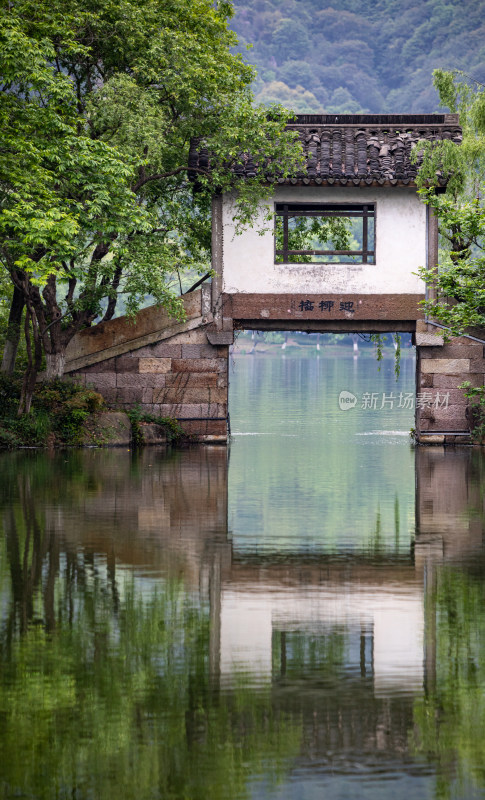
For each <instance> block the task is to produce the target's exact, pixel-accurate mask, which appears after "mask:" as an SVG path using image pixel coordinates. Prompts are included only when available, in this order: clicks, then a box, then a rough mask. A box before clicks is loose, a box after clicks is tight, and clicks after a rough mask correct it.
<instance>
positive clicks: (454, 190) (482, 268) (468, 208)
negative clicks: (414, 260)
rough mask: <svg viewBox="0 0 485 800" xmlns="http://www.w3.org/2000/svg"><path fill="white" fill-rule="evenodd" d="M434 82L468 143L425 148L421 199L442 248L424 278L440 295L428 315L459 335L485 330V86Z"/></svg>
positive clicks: (452, 79)
mask: <svg viewBox="0 0 485 800" xmlns="http://www.w3.org/2000/svg"><path fill="white" fill-rule="evenodd" d="M434 79H435V85H436V87H437V89H438V91H439V94H440V98H441V102H442V104H443V105H444V106H446V107H448V108H450V110H451V111H452V112H455V113H456V112H458V113H459V114H460V122H461V124H462V126H463V143H462V144H461V145H460V146H457V145H456V144H453V143H452V142H450V141H447V140H444V141H442V142H439V143H434V144H433V145H430V144H429V143H427V144H424V145H423V147H424V149H423V164H422V167H421V169H420V172H419V176H418V180H419V183H420V186H421V189H420V194H421V195H422V197H423V199H424V200H425V202H427V203H428V204H429V205H431V206H432V207H433V209H434V212H435V214H436V215H437V217H438V224H439V231H440V234H441V249H440V265H439V271H438V274H435V272H434V271H433V270H426V269H422V270H421V272H420V274H421V276H422V277H423V278H424V279H425V280H427V281H428V282H430V283H433V284H434V285H435V286H436V290H437V299H430V300H429V301H427V302H426V303H425V304H424V305H425V309H426V311H427V313H429V314H431V316H433V317H434V318H436V319H438V320H439V321H441V322H442V323H444V324H445V325H447V326H449V328H450V329H451V332H452V333H453V334H455V335H458V334H460V333H463V331H464V330H465V329H466V328H467V327H485V207H484V204H483V200H484V194H485V87H484V86H483V85H481V84H478V83H476V82H473V81H470V80H469V79H468V78H467V76H465V75H459V74H458V75H457V74H455V73H451V72H446V71H442V70H436V71H435V73H434ZM440 170H441V171H444V172H445V173H446V174H447V175H449V183H448V186H447V190H446V193H445V194H436V193H435V191H434V181H435V180H436V174H437V172H439V171H440Z"/></svg>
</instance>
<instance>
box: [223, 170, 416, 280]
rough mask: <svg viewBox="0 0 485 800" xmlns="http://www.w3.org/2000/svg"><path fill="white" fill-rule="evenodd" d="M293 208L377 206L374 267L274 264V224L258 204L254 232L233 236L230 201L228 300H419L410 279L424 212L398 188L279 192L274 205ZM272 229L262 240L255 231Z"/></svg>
mask: <svg viewBox="0 0 485 800" xmlns="http://www.w3.org/2000/svg"><path fill="white" fill-rule="evenodd" d="M275 202H277V203H283V202H292V203H304V202H311V203H315V202H321V203H375V206H376V223H375V224H376V263H375V264H365V265H358V266H352V265H348V264H346V265H344V264H275V263H274V236H273V230H272V223H268V222H264V206H263V204H262V206H261V210H260V212H259V215H258V217H257V218H256V220H255V222H254V224H253V227H252V228H248V229H246V230H245V231H244V232H243V233H241V234H238V235H236V234H235V232H234V223H233V221H232V216H233V198H232V197H231V196H230V195H225V196H224V201H223V231H224V233H223V236H224V241H223V291H225V292H228V293H230V294H232V293H235V292H249V293H258V294H266V293H267V294H280V293H282V294H285V293H288V294H295V293H296V294H307V293H308V294H321V293H324V292H326V293H329V294H331V293H342V292H345V293H346V294H420V293H424V283H423V281H421V280H420V279H419V278H417V277H416V275H414V274H413V273H414V272H415V271H416V270H417V268H418V267H420V266H425V265H426V206H425V205H424V204H423V203H422V202H421V201H420V200H419V198H418V196H417V195H416V193H415V191H414V190H408V189H402V188H397V187H395V188H392V187H391V188H372V187H369V188H368V189H363V188H361V187H355V188H347V187H338V188H334V187H324V188H322V187H319V186H315V187H309V186H277V187H276V188H275V194H274V200H273V201H272V202H271V203H270V206H271V207H273V204H274V203H275ZM265 227H266V228H268V227H269V228H271V229H270V230H267V231H266V232H265V233H264V234H263V235H260V234H259V231H260V230H262V229H263V228H265Z"/></svg>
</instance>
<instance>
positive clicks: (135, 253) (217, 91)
mask: <svg viewBox="0 0 485 800" xmlns="http://www.w3.org/2000/svg"><path fill="white" fill-rule="evenodd" d="M231 13H232V9H231V6H230V4H229V3H227V2H219V3H216V4H213V3H211V2H210V0H190V1H189V2H187V1H186V0H170V2H162V0H145V1H144V2H142V3H138V2H134V0H121V2H117V3H116V4H115V3H113V2H112V0H100V2H98V3H96V5H95V6H93V5H92V4H91V3H90V2H88V0H60V1H59V2H58V3H56V4H55V6H53V5H52V4H51V3H48V2H47V0H40V1H39V2H37V0H36V2H33V0H19V2H18V3H15V4H9V5H7V4H4V5H3V8H2V9H1V11H0V67H1V74H2V89H3V91H2V93H1V95H0V123H1V124H0V137H1V138H0V147H1V150H2V155H3V158H2V162H1V165H0V203H1V215H0V242H1V263H2V266H3V267H4V269H5V270H6V271H7V273H8V275H9V277H10V279H11V281H12V283H13V285H14V287H16V289H17V290H18V291H19V292H21V294H22V297H23V298H24V300H25V305H26V317H27V318H26V326H25V327H26V332H27V353H28V356H29V369H28V371H27V374H26V380H25V383H24V393H23V401H22V403H21V405H22V407H23V409H24V410H28V409H29V404H30V396H31V393H32V388H33V385H34V383H35V378H36V373H37V371H38V369H39V367H40V365H41V360H42V357H43V355H45V359H46V374H47V377H48V378H52V377H55V376H59V375H62V372H63V367H64V357H65V355H64V354H65V349H66V347H67V344H68V343H69V341H70V340H71V338H72V337H73V336H74V335H75V333H76V332H77V331H79V330H80V329H81V328H83V327H86V326H89V325H92V324H93V323H94V322H96V321H100V320H101V319H109V318H111V317H112V315H113V314H114V311H115V305H116V298H117V296H118V295H119V294H121V293H123V294H124V296H125V302H126V308H127V311H128V312H129V313H135V312H136V310H137V308H138V307H139V306H140V304H141V303H142V302H143V301H144V299H145V297H146V295H152V296H153V298H154V301H155V302H156V303H160V304H163V305H164V306H166V307H167V308H168V309H169V311H170V312H171V313H172V314H173V315H174V316H176V315H181V314H182V310H181V304H180V302H179V301H178V299H177V297H176V293H175V292H174V290H173V288H172V287H171V276H172V275H173V274H174V271H177V270H179V269H187V268H195V269H198V270H204V271H206V270H207V268H208V267H207V264H208V259H209V247H210V235H209V233H210V225H209V217H210V197H211V195H212V193H213V192H214V190H215V189H222V190H228V189H231V188H234V186H235V181H236V180H237V179H236V178H235V175H234V166H235V165H236V164H237V162H238V161H239V160H240V158H241V153H243V152H247V151H248V150H249V148H250V149H251V154H252V157H253V159H254V161H255V163H260V164H261V163H265V165H266V170H265V172H266V176H267V174H268V172H270V171H271V169H273V170H276V169H277V170H278V171H280V172H282V173H285V174H287V173H288V171H290V170H291V169H294V167H295V165H296V164H297V163H298V161H299V158H300V155H299V153H300V150H299V146H298V145H297V143H296V142H295V139H294V136H293V135H292V134H290V133H286V132H285V131H284V124H285V121H286V116H285V113H284V112H283V110H282V109H280V108H275V109H274V110H273V111H272V112H270V113H268V110H267V109H266V108H264V109H263V108H253V106H252V95H251V91H250V89H249V86H250V83H251V80H252V78H253V70H252V68H251V67H249V66H247V65H246V64H244V62H243V60H242V59H241V57H240V56H239V55H234V54H233V53H232V52H231V48H232V47H233V46H234V45H236V43H237V40H236V37H235V35H234V34H233V33H232V32H231V31H230V30H229V29H228V25H227V23H228V19H229V18H230V16H231ZM194 137H195V139H196V140H198V141H201V142H202V143H203V145H204V147H205V148H206V150H207V152H208V153H210V154H211V156H210V170H209V169H208V168H205V167H201V168H200V169H199V168H197V170H196V171H198V173H199V174H198V180H197V189H198V192H197V193H195V194H194V191H193V185H192V184H191V183H190V182H189V181H188V179H187V165H188V158H189V148H190V143H191V140H193V139H194ZM271 165H272V166H271ZM267 192H268V187H267V185H266V183H265V175H264V174H263V171H262V170H260V171H259V174H258V175H255V177H254V178H252V179H251V180H248V181H245V182H244V184H243V182H241V184H238V200H237V211H236V215H237V219H238V222H239V223H241V224H245V223H248V222H250V220H251V217H252V214H253V212H254V210H255V208H256V203H257V201H258V200H259V199H260V198H261V197H262V196H265V195H266V193H267ZM30 337H32V344H31V343H30Z"/></svg>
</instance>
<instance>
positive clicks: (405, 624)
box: [220, 584, 424, 695]
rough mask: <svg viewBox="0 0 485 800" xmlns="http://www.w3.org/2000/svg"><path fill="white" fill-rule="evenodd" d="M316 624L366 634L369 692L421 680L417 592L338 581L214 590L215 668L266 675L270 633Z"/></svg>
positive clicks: (409, 686) (417, 687)
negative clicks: (217, 596) (217, 610)
mask: <svg viewBox="0 0 485 800" xmlns="http://www.w3.org/2000/svg"><path fill="white" fill-rule="evenodd" d="M318 624H324V625H328V626H330V627H335V626H343V627H344V628H345V627H348V628H352V627H354V628H355V627H356V626H357V627H360V628H362V629H365V630H367V631H373V635H374V653H373V660H374V691H375V693H376V694H379V695H387V694H388V693H394V692H395V691H397V690H399V691H401V692H403V691H409V692H419V691H421V690H422V687H423V680H424V667H423V659H424V598H423V591H422V588H421V587H420V586H414V587H406V588H400V587H398V586H394V585H391V586H361V585H359V584H355V585H353V584H346V585H345V586H344V587H343V588H342V587H339V586H334V587H326V588H320V587H318V588H316V587H305V588H302V587H297V588H292V589H286V590H283V589H281V588H280V587H271V586H264V585H263V586H262V585H260V584H248V585H245V586H244V587H243V588H241V589H234V588H230V589H229V588H224V589H223V591H222V595H221V640H220V646H221V651H220V652H221V674H222V675H223V676H224V677H225V678H226V679H229V678H230V677H231V676H232V675H234V673H237V672H239V671H244V672H248V673H250V674H252V675H253V676H257V677H258V679H259V680H264V679H265V678H266V680H270V678H271V671H272V652H271V641H272V631H273V629H275V630H290V631H297V630H299V631H308V632H312V631H315V630H316V629H317V627H318Z"/></svg>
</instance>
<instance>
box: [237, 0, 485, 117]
mask: <svg viewBox="0 0 485 800" xmlns="http://www.w3.org/2000/svg"><path fill="white" fill-rule="evenodd" d="M234 6H235V16H234V19H233V20H232V27H233V29H234V30H235V31H236V32H237V34H238V36H239V39H240V42H241V49H242V51H243V52H244V53H245V56H244V57H245V59H247V60H248V61H250V62H251V63H253V64H254V65H255V66H256V67H257V69H258V79H257V82H256V84H255V91H256V95H257V100H259V101H261V102H270V101H278V102H281V103H282V104H283V105H286V106H287V107H289V108H292V109H293V110H295V111H299V112H320V111H326V112H327V113H336V112H340V113H357V112H371V113H379V112H404V111H405V112H408V113H410V112H415V113H418V112H428V113H429V112H431V111H435V110H436V109H437V106H438V99H437V95H436V93H435V91H434V89H433V87H432V76H431V73H432V70H433V69H436V68H437V67H443V68H445V69H461V70H464V71H465V72H467V73H468V74H470V75H472V76H473V77H474V78H475V79H476V80H478V81H481V82H484V83H485V0H459V2H457V1H456V0H455V1H454V2H446V0H234ZM246 44H252V45H253V48H252V49H251V50H249V51H247V50H246V48H245V45H246Z"/></svg>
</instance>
